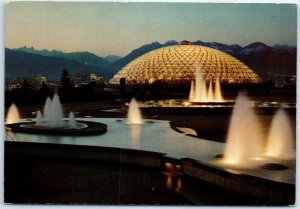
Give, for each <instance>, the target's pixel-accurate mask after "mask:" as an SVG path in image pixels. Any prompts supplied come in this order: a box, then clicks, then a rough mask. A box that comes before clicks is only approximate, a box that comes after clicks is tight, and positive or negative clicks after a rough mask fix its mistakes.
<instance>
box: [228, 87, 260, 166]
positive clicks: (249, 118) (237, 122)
mask: <svg viewBox="0 0 300 209" xmlns="http://www.w3.org/2000/svg"><path fill="white" fill-rule="evenodd" d="M261 130H262V129H261V127H260V124H259V121H258V119H257V118H256V116H255V114H254V112H253V110H252V108H251V106H250V104H249V100H248V98H247V97H246V95H245V94H244V93H240V94H239V95H238V97H237V100H236V103H235V107H234V110H233V114H232V117H231V121H230V127H229V132H228V136H227V142H226V144H225V153H224V162H225V163H230V164H238V165H241V166H243V165H246V164H247V163H248V162H249V160H251V159H254V158H256V157H259V156H261V155H262V153H263V146H262V140H263V136H262V134H261Z"/></svg>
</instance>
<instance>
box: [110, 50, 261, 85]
mask: <svg viewBox="0 0 300 209" xmlns="http://www.w3.org/2000/svg"><path fill="white" fill-rule="evenodd" d="M196 63H197V64H198V65H199V66H200V68H201V71H202V75H203V79H205V80H206V81H209V80H212V81H215V80H216V79H217V78H219V80H220V81H221V82H223V83H259V82H261V79H260V78H259V76H258V75H257V74H256V73H254V72H253V71H252V70H251V69H250V68H249V67H248V66H246V65H245V64H243V63H242V62H241V61H239V60H237V59H236V58H234V57H232V56H231V55H228V54H226V53H224V52H221V51H219V50H216V49H212V48H209V47H204V46H195V45H176V46H169V47H164V48H160V49H157V50H154V51H151V52H148V53H146V54H144V55H142V56H140V57H138V58H136V59H135V60H133V61H131V62H130V63H129V64H127V65H126V66H125V67H123V68H122V69H121V70H120V71H119V72H118V73H117V74H116V75H115V76H114V77H113V78H112V79H111V80H110V83H111V84H120V78H125V79H126V83H127V84H145V83H149V84H152V83H155V82H162V83H166V84H186V83H189V82H190V81H191V80H194V79H195V73H196V65H197V64H196Z"/></svg>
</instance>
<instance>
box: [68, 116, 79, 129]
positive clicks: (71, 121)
mask: <svg viewBox="0 0 300 209" xmlns="http://www.w3.org/2000/svg"><path fill="white" fill-rule="evenodd" d="M68 125H69V127H71V128H76V126H77V125H76V119H75V115H74V113H73V112H70V113H69V123H68Z"/></svg>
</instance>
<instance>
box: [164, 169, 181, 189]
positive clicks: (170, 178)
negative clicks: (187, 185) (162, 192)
mask: <svg viewBox="0 0 300 209" xmlns="http://www.w3.org/2000/svg"><path fill="white" fill-rule="evenodd" d="M165 176H166V187H167V188H168V189H172V190H175V191H176V192H179V193H180V192H181V191H182V180H181V176H179V175H174V174H171V173H165Z"/></svg>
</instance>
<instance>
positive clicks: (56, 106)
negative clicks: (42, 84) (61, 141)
mask: <svg viewBox="0 0 300 209" xmlns="http://www.w3.org/2000/svg"><path fill="white" fill-rule="evenodd" d="M43 110H44V114H42V113H41V111H37V116H36V120H35V122H20V121H19V119H17V118H18V117H17V116H13V115H16V113H17V111H16V107H15V106H12V108H11V111H9V114H8V117H7V121H8V123H7V125H6V127H7V128H8V129H10V130H12V131H15V132H23V133H33V134H48V135H94V134H102V133H105V132H106V130H107V125H106V124H103V123H96V122H92V121H76V120H75V115H74V113H73V112H70V113H69V118H68V120H66V119H64V117H63V112H62V106H61V103H60V100H59V96H58V95H57V94H54V96H53V98H52V100H51V98H50V97H48V98H47V99H46V102H45V105H44V109H43ZM11 118H14V120H12V119H11Z"/></svg>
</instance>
